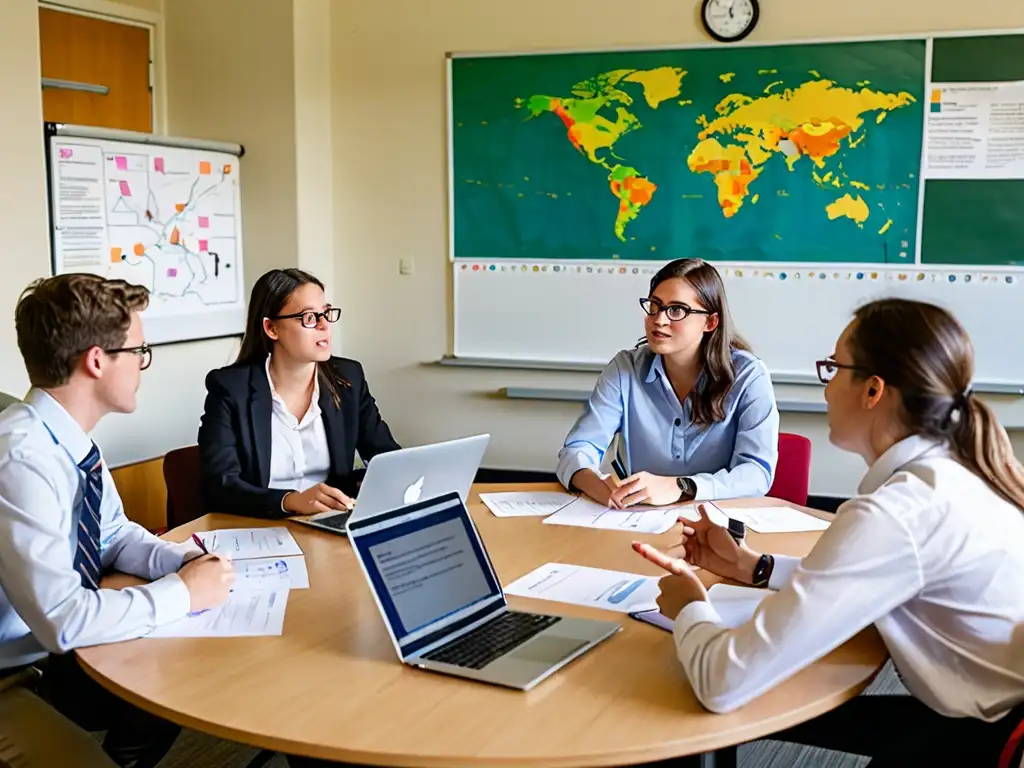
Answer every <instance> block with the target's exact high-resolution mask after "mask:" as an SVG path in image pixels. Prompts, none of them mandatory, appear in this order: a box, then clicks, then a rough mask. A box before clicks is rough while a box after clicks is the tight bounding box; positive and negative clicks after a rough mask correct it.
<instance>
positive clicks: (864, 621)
mask: <svg viewBox="0 0 1024 768" xmlns="http://www.w3.org/2000/svg"><path fill="white" fill-rule="evenodd" d="M817 366H818V376H819V377H820V379H821V380H822V382H824V383H826V387H825V399H826V400H827V401H828V419H829V428H830V439H831V441H832V442H833V443H834V444H835V445H837V446H838V447H840V448H842V449H844V450H847V451H851V452H854V453H857V454H860V456H862V457H863V458H864V461H865V462H866V463H867V465H868V467H869V469H868V472H867V474H866V475H865V476H864V479H863V481H862V482H861V484H860V489H859V493H858V495H857V496H855V497H854V498H852V499H851V500H849V501H847V502H846V503H844V504H843V505H842V506H841V507H840V508H839V510H838V512H837V514H836V516H835V520H834V521H833V522H832V524H831V526H830V527H829V528H828V530H826V531H825V532H824V533H823V534H822V536H821V538H820V539H819V540H818V542H817V544H816V545H815V546H814V548H813V549H812V551H811V553H810V554H809V555H807V557H805V558H803V559H797V558H789V557H784V556H781V555H775V556H772V555H770V554H762V553H759V552H754V551H752V550H751V549H750V548H749V547H747V546H746V544H745V543H743V544H736V543H735V542H734V541H733V539H732V538H731V537H730V536H729V534H728V532H727V531H726V530H725V529H724V528H722V527H720V526H717V525H715V524H713V523H712V522H710V520H708V519H707V516H706V515H703V514H702V516H701V520H700V521H699V522H697V523H688V522H684V528H683V537H682V539H683V547H684V550H685V557H684V558H682V559H676V558H672V557H669V556H667V555H665V554H664V553H662V552H659V551H658V550H657V549H654V548H653V547H650V546H649V545H644V544H634V548H635V549H636V550H637V551H638V552H639V553H640V554H642V555H643V556H644V557H646V558H648V559H649V560H652V561H653V562H655V563H657V564H658V565H661V566H662V567H663V568H665V569H666V570H668V571H669V572H670V573H671V574H672V575H670V576H666V577H665V578H664V579H662V582H661V596H660V598H659V601H658V604H659V606H660V608H661V611H662V613H664V614H665V615H666V616H669V617H672V618H674V619H675V630H674V639H675V644H676V648H677V651H678V656H679V659H680V661H681V662H682V664H683V667H684V668H685V670H686V674H687V676H688V678H689V680H690V682H691V685H692V686H693V690H694V693H695V694H696V696H697V698H698V699H699V700H700V701H701V703H702V704H704V706H705V707H707V708H708V709H711V710H713V711H716V712H728V711H731V710H734V709H736V708H738V707H741V706H743V705H744V704H746V703H747V702H749V701H751V700H752V699H754V698H755V697H757V696H760V695H761V694H762V693H764V692H765V691H767V690H769V689H771V688H773V687H774V686H776V685H778V684H779V683H781V682H782V681H783V680H785V679H787V678H788V677H790V676H792V675H793V674H795V673H796V672H798V671H799V670H801V669H803V668H804V667H807V666H809V665H810V664H812V663H813V662H814V661H816V660H817V659H819V658H821V657H822V656H824V655H825V654H827V653H828V652H829V651H831V650H832V649H834V648H836V647H837V646H839V645H841V644H842V643H844V642H845V641H846V640H848V639H850V638H851V637H853V636H854V635H855V634H857V633H858V632H860V631H861V630H862V629H864V628H866V627H868V626H870V625H871V624H874V625H875V627H877V629H878V631H879V633H880V634H881V636H882V638H883V640H884V641H885V644H886V646H887V648H888V649H889V652H890V654H891V656H892V660H893V662H894V664H895V668H896V670H897V673H898V674H899V675H900V678H901V679H902V680H903V682H904V684H905V686H906V688H907V690H908V691H909V693H910V695H909V696H861V697H858V698H855V699H853V700H851V701H849V702H847V703H846V704H844V705H842V706H840V707H839V708H837V709H836V710H834V711H832V712H829V713H827V714H825V715H822V716H820V717H818V718H816V719H815V720H812V721H810V722H807V723H804V724H802V725H799V726H796V727H795V728H791V729H789V730H787V731H784V732H782V733H779V734H775V735H774V736H773V737H772V738H775V739H779V740H784V741H792V742H797V743H803V744H809V745H813V746H819V747H824V748H826V749H834V750H838V751H842V752H849V753H853V754H860V755H864V756H868V757H872V758H873V760H872V762H871V766H872V768H882V767H883V766H897V765H898V766H905V765H914V766H917V765H922V766H923V765H947V764H954V763H955V764H961V763H960V762H958V760H957V759H954V758H962V759H964V760H966V762H963V763H962V764H965V765H971V766H978V767H979V768H981V767H983V766H996V765H999V766H1008V765H1013V766H1017V765H1018V764H1019V761H1020V760H1021V757H1020V751H1021V745H1020V739H1021V736H1022V731H1024V725H1022V719H1024V468H1022V467H1021V465H1020V463H1019V462H1018V461H1017V459H1015V458H1014V455H1013V450H1012V447H1011V445H1010V440H1009V438H1008V436H1007V434H1006V432H1005V431H1004V430H1003V428H1002V427H1001V426H1000V425H999V423H998V421H997V420H996V418H995V415H994V414H993V413H992V411H991V410H990V409H989V408H988V407H987V406H986V405H985V404H984V403H982V402H981V401H980V400H979V399H978V398H977V397H976V396H975V395H974V394H973V393H972V392H971V386H970V383H971V377H972V375H973V369H974V355H973V349H972V346H971V343H970V339H969V338H968V337H967V334H966V333H965V332H964V330H963V328H962V327H961V326H960V325H959V323H957V321H956V320H955V319H954V318H953V317H952V316H951V315H950V314H949V313H948V312H946V311H945V310H943V309H940V308H938V307H935V306H932V305H930V304H924V303H921V302H914V301H908V300H903V299H884V300H881V301H876V302H872V303H870V304H867V305H866V306H864V307H862V308H861V309H859V310H858V311H857V312H856V313H855V316H854V319H853V321H852V322H851V323H850V325H849V326H848V327H847V328H846V330H845V331H844V332H843V334H842V336H841V337H840V339H839V341H838V343H837V344H836V347H835V351H834V352H833V354H832V355H830V356H829V357H828V358H827V359H825V360H820V361H818V363H817ZM691 566H692V567H698V568H703V569H706V570H708V571H710V572H712V573H715V574H718V575H719V576H722V577H726V578H730V579H735V580H737V581H739V582H742V583H747V584H753V585H754V586H764V587H766V588H768V589H770V590H773V592H774V593H773V594H769V595H768V596H767V597H766V598H765V599H764V600H763V601H762V602H761V604H760V606H759V607H758V609H757V612H756V613H755V615H754V617H753V618H752V619H751V620H750V621H748V622H746V623H745V624H743V625H741V626H738V627H736V628H735V629H727V628H725V627H724V626H722V623H721V619H720V618H719V616H718V614H717V613H716V612H715V609H714V608H713V607H712V606H711V605H710V603H708V602H707V592H706V591H705V589H704V586H703V584H702V583H701V581H700V579H698V578H697V576H696V575H695V574H694V573H693V571H692V570H691Z"/></svg>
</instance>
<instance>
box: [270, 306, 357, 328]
mask: <svg viewBox="0 0 1024 768" xmlns="http://www.w3.org/2000/svg"><path fill="white" fill-rule="evenodd" d="M321 317H322V318H324V320H326V321H327V322H328V323H336V322H338V320H340V319H341V310H340V309H338V308H337V307H328V308H327V309H325V310H324V311H323V312H314V311H313V310H309V311H308V312H296V313H295V314H292V315H278V316H277V317H272V318H271V320H301V321H302V327H303V328H316V327H317V325H318V324H319V323H320V318H321Z"/></svg>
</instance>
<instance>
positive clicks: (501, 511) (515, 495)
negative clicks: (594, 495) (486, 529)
mask: <svg viewBox="0 0 1024 768" xmlns="http://www.w3.org/2000/svg"><path fill="white" fill-rule="evenodd" d="M575 500H576V497H575V496H572V495H570V494H568V493H559V492H557V491H554V492H537V493H533V492H528V491H527V492H510V493H481V494H480V501H482V502H483V503H484V504H485V505H487V508H488V509H489V510H491V512H493V513H494V516H495V517H530V516H534V515H536V516H546V515H551V514H554V513H555V512H557V511H558V510H560V509H562V507H566V506H568V505H569V504H572V503H573V502H574V501H575Z"/></svg>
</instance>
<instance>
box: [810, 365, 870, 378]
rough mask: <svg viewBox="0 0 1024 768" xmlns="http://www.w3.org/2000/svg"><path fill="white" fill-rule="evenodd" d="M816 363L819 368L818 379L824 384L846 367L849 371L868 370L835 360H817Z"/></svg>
mask: <svg viewBox="0 0 1024 768" xmlns="http://www.w3.org/2000/svg"><path fill="white" fill-rule="evenodd" d="M814 365H815V366H816V367H817V369H818V381H820V382H821V383H822V384H828V383H829V382H830V381H832V379H834V378H835V377H836V374H837V373H839V371H841V370H843V369H844V368H845V369H846V370H848V371H861V372H864V371H865V370H866V369H865V368H863V367H862V366H859V365H846V364H845V363H837V362H836V361H835V360H815V361H814Z"/></svg>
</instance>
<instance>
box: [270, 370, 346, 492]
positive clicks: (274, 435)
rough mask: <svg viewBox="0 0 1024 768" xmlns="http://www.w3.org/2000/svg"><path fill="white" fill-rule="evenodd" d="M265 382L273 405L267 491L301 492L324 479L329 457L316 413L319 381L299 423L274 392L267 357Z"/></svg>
mask: <svg viewBox="0 0 1024 768" xmlns="http://www.w3.org/2000/svg"><path fill="white" fill-rule="evenodd" d="M267 382H268V383H269V384H270V397H271V400H272V401H273V405H272V413H271V417H270V482H269V483H268V487H270V488H276V489H280V490H291V491H304V490H306V489H307V488H312V487H313V486H314V485H317V484H318V483H322V482H324V481H325V480H326V479H327V475H328V474H330V470H331V454H330V451H329V449H328V447H327V432H326V431H325V430H324V420H323V418H321V412H320V379H319V377H318V376H316V375H315V374H314V376H313V397H312V399H311V400H310V401H309V409H308V410H307V411H306V413H305V415H304V416H303V417H302V419H301V420H299V419H296V418H295V415H294V414H293V413H292V412H291V411H290V410H288V406H287V405H285V403H284V400H282V399H281V396H280V395H279V394H277V391H276V390H275V389H274V381H273V379H271V378H270V355H267Z"/></svg>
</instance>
